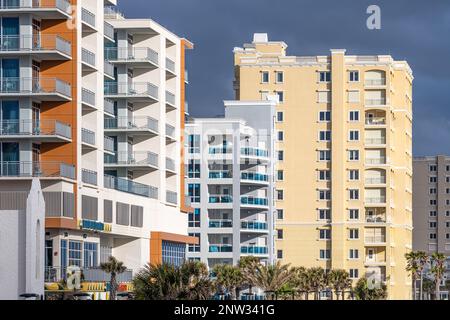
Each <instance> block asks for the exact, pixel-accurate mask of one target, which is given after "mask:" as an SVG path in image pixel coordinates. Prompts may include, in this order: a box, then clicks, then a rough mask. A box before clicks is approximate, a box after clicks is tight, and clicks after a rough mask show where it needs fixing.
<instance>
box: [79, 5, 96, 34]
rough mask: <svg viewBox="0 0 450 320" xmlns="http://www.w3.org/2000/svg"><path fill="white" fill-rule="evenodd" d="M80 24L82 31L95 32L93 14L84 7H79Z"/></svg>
mask: <svg viewBox="0 0 450 320" xmlns="http://www.w3.org/2000/svg"><path fill="white" fill-rule="evenodd" d="M81 24H82V27H83V32H87V33H92V32H96V31H97V29H96V17H95V14H94V13H92V12H91V11H89V10H88V9H86V8H81Z"/></svg>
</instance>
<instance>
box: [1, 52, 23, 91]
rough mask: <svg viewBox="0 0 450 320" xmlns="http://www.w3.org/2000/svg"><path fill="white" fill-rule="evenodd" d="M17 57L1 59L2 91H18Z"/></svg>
mask: <svg viewBox="0 0 450 320" xmlns="http://www.w3.org/2000/svg"><path fill="white" fill-rule="evenodd" d="M19 73H20V72H19V59H2V60H1V79H2V84H1V85H2V87H1V88H2V92H6V93H16V92H20V87H21V86H20V78H19V76H20V75H19Z"/></svg>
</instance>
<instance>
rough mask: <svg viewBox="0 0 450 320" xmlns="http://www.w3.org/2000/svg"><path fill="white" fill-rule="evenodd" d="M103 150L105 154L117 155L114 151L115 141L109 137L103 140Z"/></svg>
mask: <svg viewBox="0 0 450 320" xmlns="http://www.w3.org/2000/svg"><path fill="white" fill-rule="evenodd" d="M103 149H104V151H105V152H109V153H111V154H113V153H115V152H116V150H114V139H113V138H111V137H108V136H105V137H104V139H103Z"/></svg>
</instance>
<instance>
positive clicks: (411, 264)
mask: <svg viewBox="0 0 450 320" xmlns="http://www.w3.org/2000/svg"><path fill="white" fill-rule="evenodd" d="M405 258H406V271H408V272H410V273H411V278H412V282H413V300H416V298H417V278H418V277H419V275H420V271H419V269H420V260H419V252H415V251H411V252H408V253H405Z"/></svg>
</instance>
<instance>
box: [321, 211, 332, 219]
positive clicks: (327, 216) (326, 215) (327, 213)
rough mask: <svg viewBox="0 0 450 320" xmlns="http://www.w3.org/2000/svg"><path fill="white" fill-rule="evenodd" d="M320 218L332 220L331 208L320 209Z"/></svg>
mask: <svg viewBox="0 0 450 320" xmlns="http://www.w3.org/2000/svg"><path fill="white" fill-rule="evenodd" d="M318 212H319V213H318V214H319V220H331V210H330V209H319V210H318Z"/></svg>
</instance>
